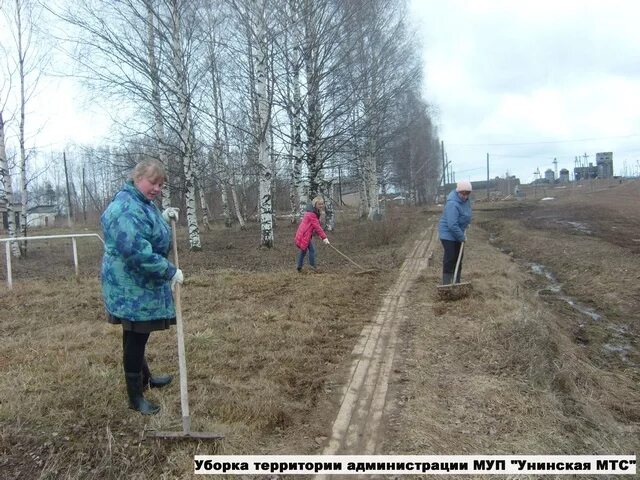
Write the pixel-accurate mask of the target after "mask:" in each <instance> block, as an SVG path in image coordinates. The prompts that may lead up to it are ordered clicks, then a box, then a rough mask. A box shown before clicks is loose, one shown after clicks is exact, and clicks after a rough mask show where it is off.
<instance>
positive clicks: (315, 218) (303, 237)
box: [295, 197, 329, 272]
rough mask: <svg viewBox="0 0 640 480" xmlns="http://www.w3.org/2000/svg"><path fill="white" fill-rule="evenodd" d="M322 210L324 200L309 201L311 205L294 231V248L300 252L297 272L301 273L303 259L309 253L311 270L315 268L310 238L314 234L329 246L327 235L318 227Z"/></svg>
mask: <svg viewBox="0 0 640 480" xmlns="http://www.w3.org/2000/svg"><path fill="white" fill-rule="evenodd" d="M322 210H324V200H323V199H322V197H315V198H314V199H313V200H312V201H311V205H309V206H308V207H307V211H306V212H305V214H304V216H303V217H302V221H301V222H300V225H299V226H298V230H297V231H296V237H295V242H296V247H298V249H299V250H300V251H299V252H298V271H299V272H301V271H302V265H304V257H305V255H306V254H307V252H309V265H310V266H311V268H312V269H315V268H316V250H315V248H314V247H313V242H312V241H311V237H312V236H313V233H314V232H315V233H316V235H318V236H319V237H320V238H322V241H323V242H324V243H326V244H327V245H329V239H328V238H327V234H326V233H324V230H322V227H321V226H320V221H319V219H320V212H321V211H322Z"/></svg>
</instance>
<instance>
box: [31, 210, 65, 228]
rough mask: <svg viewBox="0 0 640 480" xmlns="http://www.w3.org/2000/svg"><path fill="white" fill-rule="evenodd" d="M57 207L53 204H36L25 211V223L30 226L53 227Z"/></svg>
mask: <svg viewBox="0 0 640 480" xmlns="http://www.w3.org/2000/svg"><path fill="white" fill-rule="evenodd" d="M57 213H58V208H57V207H56V206H55V205H36V206H35V207H32V208H30V209H29V210H28V211H27V225H29V226H30V227H53V224H54V223H55V221H56V215H57Z"/></svg>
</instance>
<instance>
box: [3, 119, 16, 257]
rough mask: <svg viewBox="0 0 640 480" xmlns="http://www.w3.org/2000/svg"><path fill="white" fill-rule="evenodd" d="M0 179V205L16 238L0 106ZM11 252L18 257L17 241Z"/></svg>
mask: <svg viewBox="0 0 640 480" xmlns="http://www.w3.org/2000/svg"><path fill="white" fill-rule="evenodd" d="M0 180H1V181H2V184H1V185H2V190H0V205H1V204H4V205H5V208H6V212H7V225H8V230H9V237H12V238H17V235H16V223H15V211H14V210H13V186H12V184H11V171H10V170H9V161H8V159H7V149H6V145H5V141H4V117H3V115H2V109H1V108H0ZM11 252H12V254H13V256H14V257H16V258H20V256H21V255H20V247H19V246H18V242H11Z"/></svg>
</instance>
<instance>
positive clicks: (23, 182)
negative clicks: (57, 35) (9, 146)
mask: <svg viewBox="0 0 640 480" xmlns="http://www.w3.org/2000/svg"><path fill="white" fill-rule="evenodd" d="M22 6H23V5H22V2H21V1H20V0H16V12H15V13H16V24H17V25H16V40H17V44H18V52H17V53H18V78H19V81H20V123H19V132H18V143H19V156H20V160H19V172H20V199H21V202H22V210H21V212H20V230H21V231H22V236H23V237H26V236H27V202H28V198H27V154H26V151H25V137H24V127H25V108H26V103H27V101H26V98H25V82H26V77H25V75H26V74H25V58H26V49H25V48H24V46H23V33H24V32H23V28H22ZM20 250H21V251H22V254H23V255H26V254H27V242H26V241H22V242H21V243H20Z"/></svg>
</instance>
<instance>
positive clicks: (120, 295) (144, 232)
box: [100, 160, 184, 415]
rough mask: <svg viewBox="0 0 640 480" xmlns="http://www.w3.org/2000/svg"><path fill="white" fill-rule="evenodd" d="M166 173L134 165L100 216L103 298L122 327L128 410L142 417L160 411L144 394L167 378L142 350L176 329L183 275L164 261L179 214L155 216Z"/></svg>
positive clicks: (149, 163) (152, 165) (153, 164)
mask: <svg viewBox="0 0 640 480" xmlns="http://www.w3.org/2000/svg"><path fill="white" fill-rule="evenodd" d="M165 178H166V174H165V171H164V168H163V167H162V165H161V164H160V163H159V162H157V161H155V160H144V161H142V162H140V163H138V164H137V165H136V166H135V168H134V169H133V171H132V173H131V179H130V180H129V181H128V182H127V183H126V184H125V185H124V187H123V188H122V190H120V191H119V192H118V193H117V194H116V196H115V197H114V199H113V200H112V202H111V203H110V204H109V206H108V207H107V209H106V210H105V212H104V213H103V214H102V216H101V217H100V222H101V223H102V230H103V233H104V242H105V251H104V257H103V259H102V270H101V275H100V276H101V280H102V295H103V298H104V303H105V307H106V309H107V315H108V319H109V322H110V323H115V324H121V325H122V350H123V364H124V372H125V378H126V383H127V394H128V396H129V406H130V408H133V409H134V410H138V411H139V412H140V413H142V414H143V415H150V414H154V413H157V412H158V411H159V410H160V407H159V406H157V405H154V404H153V403H150V402H148V401H147V400H146V399H145V398H144V395H143V390H144V389H146V387H148V386H149V385H150V386H151V387H163V386H165V385H167V384H169V383H170V382H171V376H169V375H163V376H152V375H151V373H150V371H149V367H148V365H147V362H146V360H145V356H144V352H145V347H146V344H147V340H148V339H149V334H150V333H151V332H152V331H155V330H163V329H167V328H169V327H170V326H171V325H175V321H176V318H175V317H176V313H175V306H174V303H173V296H172V288H173V287H174V286H175V284H176V283H182V281H183V279H184V277H183V274H182V272H181V271H180V269H178V268H176V267H175V265H173V264H172V263H171V262H170V261H169V260H168V259H167V257H168V254H169V251H170V249H171V228H170V226H169V222H170V220H171V219H172V218H173V219H175V220H176V221H177V219H178V210H177V209H175V208H168V209H166V210H165V211H164V212H162V213H160V210H159V209H158V207H157V206H156V204H155V203H154V201H155V199H156V198H157V197H158V196H159V195H160V192H161V190H162V185H163V183H164V181H165Z"/></svg>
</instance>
